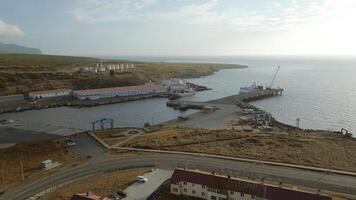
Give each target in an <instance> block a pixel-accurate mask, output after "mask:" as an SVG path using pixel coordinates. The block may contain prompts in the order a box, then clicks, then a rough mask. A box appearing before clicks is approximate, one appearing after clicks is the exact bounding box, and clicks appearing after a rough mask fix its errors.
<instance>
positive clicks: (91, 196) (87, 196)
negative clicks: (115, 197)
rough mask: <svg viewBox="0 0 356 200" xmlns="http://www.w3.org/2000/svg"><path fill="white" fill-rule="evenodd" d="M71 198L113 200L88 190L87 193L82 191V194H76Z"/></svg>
mask: <svg viewBox="0 0 356 200" xmlns="http://www.w3.org/2000/svg"><path fill="white" fill-rule="evenodd" d="M71 200H111V199H110V198H107V197H101V196H98V195H95V194H93V193H91V192H86V193H80V194H75V195H74V196H73V197H72V198H71Z"/></svg>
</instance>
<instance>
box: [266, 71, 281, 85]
mask: <svg viewBox="0 0 356 200" xmlns="http://www.w3.org/2000/svg"><path fill="white" fill-rule="evenodd" d="M279 68H281V66H279V65H278V67H277V70H276V72H275V73H274V75H273V78H272V81H271V84H270V85H269V88H272V86H273V83H274V81H275V80H276V77H277V73H278V71H279Z"/></svg>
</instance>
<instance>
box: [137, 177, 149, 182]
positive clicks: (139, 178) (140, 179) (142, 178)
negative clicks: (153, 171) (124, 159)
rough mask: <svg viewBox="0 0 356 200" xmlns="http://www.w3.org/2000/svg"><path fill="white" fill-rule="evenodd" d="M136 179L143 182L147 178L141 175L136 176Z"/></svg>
mask: <svg viewBox="0 0 356 200" xmlns="http://www.w3.org/2000/svg"><path fill="white" fill-rule="evenodd" d="M136 181H137V182H140V183H145V182H147V181H148V179H147V178H145V177H143V176H138V177H136Z"/></svg>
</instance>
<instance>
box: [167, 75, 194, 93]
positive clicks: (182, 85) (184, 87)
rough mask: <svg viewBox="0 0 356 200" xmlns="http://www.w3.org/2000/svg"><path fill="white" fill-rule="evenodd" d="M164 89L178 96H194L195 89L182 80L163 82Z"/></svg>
mask: <svg viewBox="0 0 356 200" xmlns="http://www.w3.org/2000/svg"><path fill="white" fill-rule="evenodd" d="M161 85H162V87H165V88H166V89H167V92H168V93H169V94H176V95H180V96H186V95H192V94H194V90H193V88H190V87H189V85H188V83H187V82H186V81H185V80H182V79H169V80H164V81H162V82H161Z"/></svg>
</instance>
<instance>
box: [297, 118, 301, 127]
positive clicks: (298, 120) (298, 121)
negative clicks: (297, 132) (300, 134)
mask: <svg viewBox="0 0 356 200" xmlns="http://www.w3.org/2000/svg"><path fill="white" fill-rule="evenodd" d="M299 124H300V119H299V118H297V128H298V129H299Z"/></svg>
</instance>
